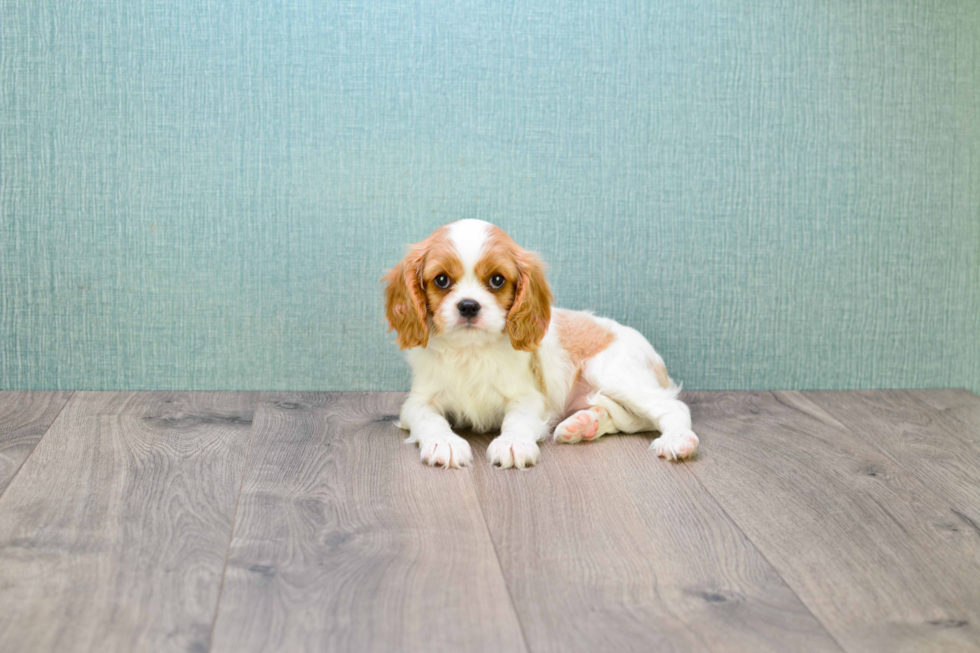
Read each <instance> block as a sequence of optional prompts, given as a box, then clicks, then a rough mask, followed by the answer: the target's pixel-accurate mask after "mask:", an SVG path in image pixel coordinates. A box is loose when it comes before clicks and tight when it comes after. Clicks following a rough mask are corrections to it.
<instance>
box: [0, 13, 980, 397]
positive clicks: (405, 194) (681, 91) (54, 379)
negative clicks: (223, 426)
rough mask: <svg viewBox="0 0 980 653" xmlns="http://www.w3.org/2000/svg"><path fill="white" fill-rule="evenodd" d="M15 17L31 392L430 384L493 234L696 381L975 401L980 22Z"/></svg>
mask: <svg viewBox="0 0 980 653" xmlns="http://www.w3.org/2000/svg"><path fill="white" fill-rule="evenodd" d="M0 12H2V16H0V17H2V26H0V30H2V41H0V110H2V117H0V121H2V122H0V156H2V159H0V165H2V167H0V182H2V186H0V207H2V218H0V219H2V223H0V387H2V388H6V389H9V388H82V389H93V388H95V389H113V388H155V389H166V388H185V389H191V388H200V389H206V388H213V389H257V388H265V389H283V388H289V389H358V390H362V389H402V388H406V387H407V384H408V372H407V369H406V368H405V366H404V364H403V362H402V360H401V358H400V357H399V356H398V354H397V352H396V349H395V347H394V346H393V345H392V344H391V341H392V337H391V336H390V335H387V334H385V332H384V324H383V321H382V302H381V290H380V287H379V286H378V279H379V278H380V276H381V275H382V273H383V271H384V270H385V268H386V267H388V266H390V265H392V264H393V263H394V262H395V261H396V260H397V259H398V258H399V256H400V254H401V252H402V246H403V244H404V243H407V242H411V241H415V240H419V239H421V238H422V237H423V236H425V235H426V234H427V233H428V232H429V231H430V230H431V229H432V228H434V227H436V226H437V225H440V224H442V223H445V222H449V221H451V220H455V219H458V218H461V217H473V218H483V219H486V220H490V221H492V222H495V223H497V224H499V225H501V226H503V227H504V228H505V229H507V230H509V231H510V232H511V233H512V234H513V235H514V236H515V237H516V238H517V239H518V240H519V241H520V242H522V243H524V244H525V245H526V246H529V247H532V248H535V249H537V250H539V251H540V252H541V253H542V254H543V255H544V257H545V259H546V260H547V261H548V262H549V263H550V265H551V280H552V282H553V285H554V290H555V295H556V297H557V300H558V302H559V304H560V305H563V306H566V307H571V308H592V309H595V310H596V311H597V312H599V313H602V314H606V315H609V316H611V317H614V318H616V319H619V320H621V321H624V322H626V323H628V324H631V325H633V326H635V327H637V328H639V329H640V330H641V331H643V332H644V333H646V334H647V335H648V336H651V338H652V340H653V342H654V343H655V345H656V346H657V348H658V349H660V350H661V351H662V352H663V354H664V357H665V358H666V360H667V362H668V365H669V366H670V368H671V371H672V374H673V376H674V377H675V378H678V379H680V380H683V381H684V383H685V387H687V388H702V389H703V388H776V387H779V388H855V387H893V386H910V387H911V386H915V387H920V386H967V387H970V388H972V389H973V390H980V3H978V2H976V1H975V0H966V1H961V2H951V1H945V0H933V1H929V2H913V1H911V0H904V1H897V0H863V1H855V0H770V1H768V2H692V1H691V0H670V1H666V2H648V1H646V0H635V1H633V0H614V1H610V2H601V3H600V2H578V1H573V0H557V1H555V2H539V3H533V4H532V3H527V2H488V1H487V0H473V1H471V2H457V3H448V2H446V3H442V2H422V1H416V2H410V1H404V0H398V1H395V2H374V1H367V0H364V1H360V0H342V1H341V2H327V1H324V0H256V1H249V2H244V1H238V2H227V3H214V2H192V1H191V0H106V1H95V0H75V1H73V2H61V1H54V0H3V2H2V3H0Z"/></svg>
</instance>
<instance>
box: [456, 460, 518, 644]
mask: <svg viewBox="0 0 980 653" xmlns="http://www.w3.org/2000/svg"><path fill="white" fill-rule="evenodd" d="M477 464H479V463H477ZM487 464H488V465H489V463H487ZM471 470H472V471H473V472H474V473H473V474H471V475H470V480H471V482H472V487H473V493H474V494H475V495H476V503H477V505H478V506H480V516H481V517H482V518H483V528H484V529H486V532H487V539H489V540H490V546H491V547H492V548H493V556H494V558H496V559H497V569H499V570H500V580H502V581H503V583H504V589H505V590H507V599H508V600H509V601H510V607H511V609H512V610H513V611H514V618H515V619H517V625H518V627H519V628H520V629H521V639H522V640H523V641H524V650H526V651H527V652H528V653H532V651H531V642H530V641H528V638H527V632H525V630H524V620H523V619H521V613H520V612H519V611H518V610H517V603H516V602H515V601H514V595H513V593H511V591H510V583H508V582H507V576H506V575H504V566H503V564H501V562H500V552H499V551H497V543H496V542H495V541H494V539H493V533H491V532H490V523H489V522H488V521H487V512H486V510H484V508H483V499H482V498H481V495H480V491H479V489H477V487H476V479H475V476H476V474H475V472H476V470H475V469H472V468H471Z"/></svg>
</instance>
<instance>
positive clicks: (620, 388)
mask: <svg viewBox="0 0 980 653" xmlns="http://www.w3.org/2000/svg"><path fill="white" fill-rule="evenodd" d="M382 282H385V283H387V286H386V288H385V313H386V316H387V319H388V324H389V326H390V329H389V331H390V330H391V329H394V330H395V331H397V343H398V346H399V348H401V349H406V350H408V351H407V352H406V357H407V359H408V362H409V364H410V365H411V367H412V372H413V374H414V379H413V381H412V391H411V393H410V394H409V396H408V399H407V400H406V401H405V403H404V405H403V406H402V410H401V419H400V422H399V426H400V427H401V428H402V429H405V430H407V431H409V432H410V435H409V437H408V440H407V442H417V443H418V445H419V448H420V449H421V454H422V462H424V463H426V464H428V465H434V466H442V467H447V468H449V467H463V466H465V465H468V464H470V463H471V462H472V460H473V455H472V452H471V450H470V445H469V443H468V442H467V441H466V440H464V439H463V438H461V437H459V436H458V435H456V434H455V433H453V430H452V426H458V427H460V428H469V429H472V430H475V431H478V432H487V431H496V430H498V429H499V430H500V435H499V437H497V438H496V439H494V440H493V441H492V442H491V443H490V447H489V448H488V449H487V457H488V458H489V460H490V462H491V463H493V464H494V465H497V466H499V467H518V468H522V469H523V468H525V467H529V466H531V465H535V464H537V462H538V459H539V457H540V450H539V449H538V444H537V443H538V442H540V441H541V440H544V439H545V437H547V436H548V434H549V433H552V432H553V433H554V439H555V441H556V442H561V443H569V444H571V443H575V442H580V441H582V440H587V441H592V440H596V439H598V438H600V437H602V436H603V435H607V434H609V433H636V432H638V431H652V430H658V431H660V433H661V435H660V437H659V438H657V439H656V440H654V441H653V444H652V445H651V447H650V448H651V449H653V450H654V451H656V452H657V454H658V455H659V456H662V457H664V458H667V459H669V460H679V459H682V458H687V457H689V456H691V455H693V454H694V452H695V451H696V450H697V447H698V437H697V436H696V435H695V434H694V432H693V431H692V430H691V413H690V411H689V410H688V408H687V406H686V405H685V404H684V403H683V402H681V401H680V400H679V399H677V395H678V393H679V392H680V388H679V387H678V386H677V385H675V384H674V382H673V381H672V380H671V379H670V377H669V376H667V368H666V367H665V366H664V361H663V359H662V358H661V357H660V355H659V354H657V352H656V351H654V349H653V347H652V346H651V345H650V343H649V342H647V340H646V339H645V338H644V337H643V336H642V335H640V333H639V332H638V331H636V330H634V329H631V328H629V327H626V326H623V325H621V324H619V323H617V322H615V321H613V320H610V319H607V318H602V317H596V316H594V315H592V314H591V313H587V312H582V311H569V310H564V309H560V308H555V307H553V306H552V305H551V290H550V289H549V288H548V282H547V281H546V280H545V275H544V267H543V265H542V263H541V261H539V260H538V258H537V257H536V256H535V255H534V254H532V253H531V252H528V251H526V250H524V249H521V248H520V247H518V246H517V244H516V243H515V242H514V241H513V240H511V238H510V237H509V236H508V235H507V234H506V233H504V232H503V231H502V230H501V229H499V228H498V227H495V226H494V225H491V224H489V223H486V222H483V221H481V220H460V221H459V222H453V223H452V224H449V225H446V226H444V227H441V228H439V229H437V230H436V231H435V232H434V233H433V234H432V235H430V236H429V237H428V238H426V239H425V240H423V241H422V242H421V243H418V244H416V245H414V246H413V247H412V248H411V251H409V253H408V254H407V255H406V256H405V258H404V259H402V261H401V262H400V263H399V264H398V265H397V266H395V267H394V269H392V270H390V271H389V272H388V273H387V274H386V275H385V277H384V278H383V279H382Z"/></svg>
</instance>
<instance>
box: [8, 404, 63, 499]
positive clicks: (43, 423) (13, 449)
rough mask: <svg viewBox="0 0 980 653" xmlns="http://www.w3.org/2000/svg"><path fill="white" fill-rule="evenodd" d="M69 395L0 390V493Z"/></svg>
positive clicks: (39, 439)
mask: <svg viewBox="0 0 980 653" xmlns="http://www.w3.org/2000/svg"><path fill="white" fill-rule="evenodd" d="M69 397H71V392H60V391H53V392H35V391H28V392H19V391H5V392H0V496H3V491H4V490H6V489H7V486H8V485H10V481H12V480H13V479H14V476H15V475H16V474H17V471H18V470H19V469H20V466H21V465H23V464H24V461H25V460H27V457H28V456H30V455H31V452H32V451H34V447H35V446H37V443H38V442H40V441H41V437H42V436H43V435H44V434H45V433H46V432H47V430H48V428H49V427H50V426H51V423H52V422H54V420H55V418H56V417H57V416H58V413H60V412H61V409H62V408H64V407H65V404H66V403H67V402H68V398H69Z"/></svg>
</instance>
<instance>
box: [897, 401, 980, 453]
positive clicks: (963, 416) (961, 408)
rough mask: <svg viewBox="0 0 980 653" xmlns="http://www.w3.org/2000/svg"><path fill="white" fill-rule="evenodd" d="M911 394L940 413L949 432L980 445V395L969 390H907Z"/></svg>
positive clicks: (939, 415)
mask: <svg viewBox="0 0 980 653" xmlns="http://www.w3.org/2000/svg"><path fill="white" fill-rule="evenodd" d="M906 392H907V393H908V394H909V396H911V397H912V398H914V399H915V400H916V401H918V402H919V403H922V404H924V405H926V406H929V407H930V408H932V409H933V410H935V411H936V413H938V417H940V418H942V420H943V422H944V424H948V425H949V428H948V429H947V432H949V433H950V435H953V436H955V437H957V438H958V439H960V440H963V441H966V442H971V443H973V444H975V445H980V396H977V395H975V394H974V393H972V392H970V391H969V390H964V389H962V388H957V389H937V390H907V391H906Z"/></svg>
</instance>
